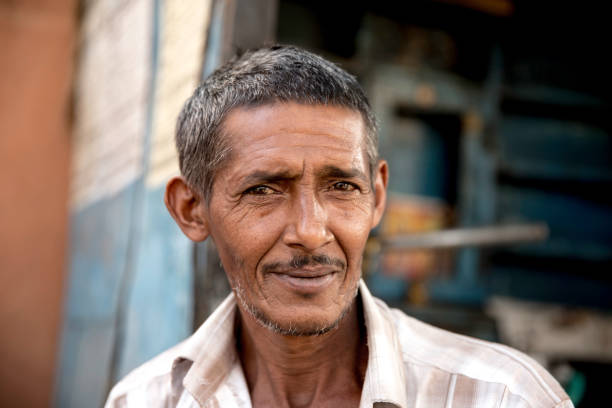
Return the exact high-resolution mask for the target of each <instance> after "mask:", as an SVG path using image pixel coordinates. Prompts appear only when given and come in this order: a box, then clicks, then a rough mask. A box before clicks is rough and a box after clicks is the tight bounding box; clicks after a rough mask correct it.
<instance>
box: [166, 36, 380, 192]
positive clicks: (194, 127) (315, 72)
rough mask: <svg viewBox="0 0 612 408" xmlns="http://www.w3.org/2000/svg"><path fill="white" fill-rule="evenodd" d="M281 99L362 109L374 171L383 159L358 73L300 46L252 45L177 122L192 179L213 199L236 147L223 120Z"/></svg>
mask: <svg viewBox="0 0 612 408" xmlns="http://www.w3.org/2000/svg"><path fill="white" fill-rule="evenodd" d="M277 102H298V103H303V104H309V105H333V106H341V107H346V108H349V109H352V110H355V111H358V112H360V113H361V116H362V118H363V121H364V124H365V128H366V135H365V152H366V155H367V158H368V162H369V166H370V172H372V171H374V167H375V165H376V163H377V161H378V134H377V129H376V120H375V118H374V114H373V112H372V109H371V108H370V104H369V102H368V99H367V97H366V95H365V92H364V91H363V89H362V88H361V86H360V85H359V83H358V82H357V80H356V78H355V77H354V76H352V75H350V74H349V73H347V72H346V71H344V70H343V69H341V68H339V67H338V66H336V65H335V64H333V63H331V62H329V61H327V60H325V59H323V58H322V57H320V56H318V55H315V54H313V53H311V52H308V51H305V50H303V49H301V48H297V47H294V46H280V45H275V46H271V47H264V48H259V49H255V50H250V51H247V52H245V53H244V54H242V55H239V56H236V57H234V58H233V59H232V60H230V61H229V62H228V63H226V64H225V65H223V66H222V67H220V68H219V69H217V70H216V71H215V72H214V73H213V74H212V75H211V76H209V77H208V78H207V79H206V80H205V81H204V82H202V84H201V85H200V86H199V87H198V88H197V89H196V90H195V91H194V93H193V95H192V96H191V97H190V98H189V99H188V100H187V102H185V105H184V106H183V109H182V111H181V113H180V115H179V117H178V121H177V126H176V148H177V150H178V155H179V165H180V169H181V173H182V174H183V176H184V177H185V179H186V180H187V183H188V184H189V185H190V186H192V187H193V188H195V189H196V191H197V192H199V193H200V194H202V195H204V197H206V200H207V201H208V200H209V198H210V194H211V193H212V186H213V181H214V177H215V174H216V171H217V170H218V169H219V167H220V166H221V165H222V164H223V162H224V161H225V160H226V159H227V158H228V156H229V154H230V146H229V143H228V141H227V139H228V138H227V137H224V135H223V126H222V125H223V121H224V119H225V118H226V116H227V115H228V113H229V112H230V111H231V110H232V109H235V108H239V107H256V106H261V105H265V104H272V103H277Z"/></svg>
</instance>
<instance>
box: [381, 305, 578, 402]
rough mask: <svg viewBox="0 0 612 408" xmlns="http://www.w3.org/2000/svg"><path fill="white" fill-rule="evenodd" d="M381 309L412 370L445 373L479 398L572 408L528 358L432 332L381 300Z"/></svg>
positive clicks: (465, 338)
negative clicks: (494, 398)
mask: <svg viewBox="0 0 612 408" xmlns="http://www.w3.org/2000/svg"><path fill="white" fill-rule="evenodd" d="M377 304H378V305H379V306H380V307H381V308H383V309H384V310H385V314H386V315H387V316H388V318H389V319H390V320H392V322H393V324H394V326H395V329H396V332H397V336H398V342H399V348H400V350H401V353H402V360H403V362H404V365H405V366H406V367H407V368H408V369H411V368H414V367H420V368H426V369H427V370H429V371H430V372H434V371H435V372H437V373H438V375H439V374H441V373H443V374H445V375H447V376H449V377H450V378H451V379H454V380H453V381H456V382H457V384H456V385H457V386H459V385H461V386H464V387H467V388H470V387H472V388H474V389H475V390H474V391H473V393H474V395H487V396H489V395H492V394H500V393H501V394H502V395H503V396H504V398H506V399H513V400H516V401H520V402H521V404H520V405H518V406H526V407H533V408H538V407H542V408H544V407H546V408H551V407H571V406H572V405H571V402H569V399H568V397H567V395H566V394H565V392H564V391H563V389H562V388H561V386H560V385H559V383H558V382H557V381H556V380H555V379H554V378H553V377H552V376H551V375H550V374H549V373H548V372H547V371H546V370H545V369H544V368H543V367H542V366H540V364H538V363H537V362H536V361H535V360H533V359H532V358H531V357H529V356H527V355H526V354H524V353H522V352H520V351H518V350H515V349H513V348H511V347H508V346H504V345H502V344H498V343H492V342H487V341H484V340H479V339H475V338H472V337H468V336H463V335H459V334H455V333H451V332H449V331H446V330H442V329H440V328H437V327H434V326H431V325H429V324H426V323H423V322H421V321H419V320H416V319H414V318H412V317H410V316H407V315H406V314H405V313H403V312H402V311H400V310H397V309H391V308H389V307H387V305H385V304H384V302H382V301H380V300H377ZM485 389H486V390H487V391H484V390H485ZM476 390H479V391H476ZM566 404H569V405H566ZM502 406H503V405H502ZM510 406H514V405H510Z"/></svg>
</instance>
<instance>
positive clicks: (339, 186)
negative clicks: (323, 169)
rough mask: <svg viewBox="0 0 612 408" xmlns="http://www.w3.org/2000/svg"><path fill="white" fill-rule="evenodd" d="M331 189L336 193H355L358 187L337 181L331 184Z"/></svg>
mask: <svg viewBox="0 0 612 408" xmlns="http://www.w3.org/2000/svg"><path fill="white" fill-rule="evenodd" d="M332 188H333V189H334V190H336V191H347V192H349V191H355V190H357V189H358V187H357V186H356V185H355V184H353V183H348V182H346V181H338V182H336V183H334V184H333V186H332Z"/></svg>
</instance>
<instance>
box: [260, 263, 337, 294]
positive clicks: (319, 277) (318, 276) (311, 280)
mask: <svg viewBox="0 0 612 408" xmlns="http://www.w3.org/2000/svg"><path fill="white" fill-rule="evenodd" d="M336 274H337V271H336V270H334V269H327V268H324V269H323V268H315V269H309V268H302V269H294V270H290V271H283V272H274V273H271V274H270V275H271V277H273V278H275V279H276V280H277V281H279V282H280V283H281V284H282V285H283V286H286V287H287V288H288V289H290V290H292V291H294V292H300V293H303V294H311V295H312V294H316V293H317V292H320V291H322V290H324V289H325V288H326V287H327V286H329V285H330V284H331V283H332V281H333V280H334V278H335V277H336Z"/></svg>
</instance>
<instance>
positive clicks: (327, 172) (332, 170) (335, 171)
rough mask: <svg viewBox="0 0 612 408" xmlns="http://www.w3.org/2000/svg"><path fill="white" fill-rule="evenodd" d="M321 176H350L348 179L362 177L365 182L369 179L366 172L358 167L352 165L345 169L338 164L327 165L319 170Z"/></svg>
mask: <svg viewBox="0 0 612 408" xmlns="http://www.w3.org/2000/svg"><path fill="white" fill-rule="evenodd" d="M318 175H319V176H320V177H326V178H348V179H354V178H357V179H361V180H363V181H365V182H367V181H368V177H367V176H366V174H365V173H364V172H363V171H361V170H359V169H358V168H355V167H351V168H350V169H343V168H340V167H337V166H325V167H323V168H322V169H321V171H319V174H318Z"/></svg>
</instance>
